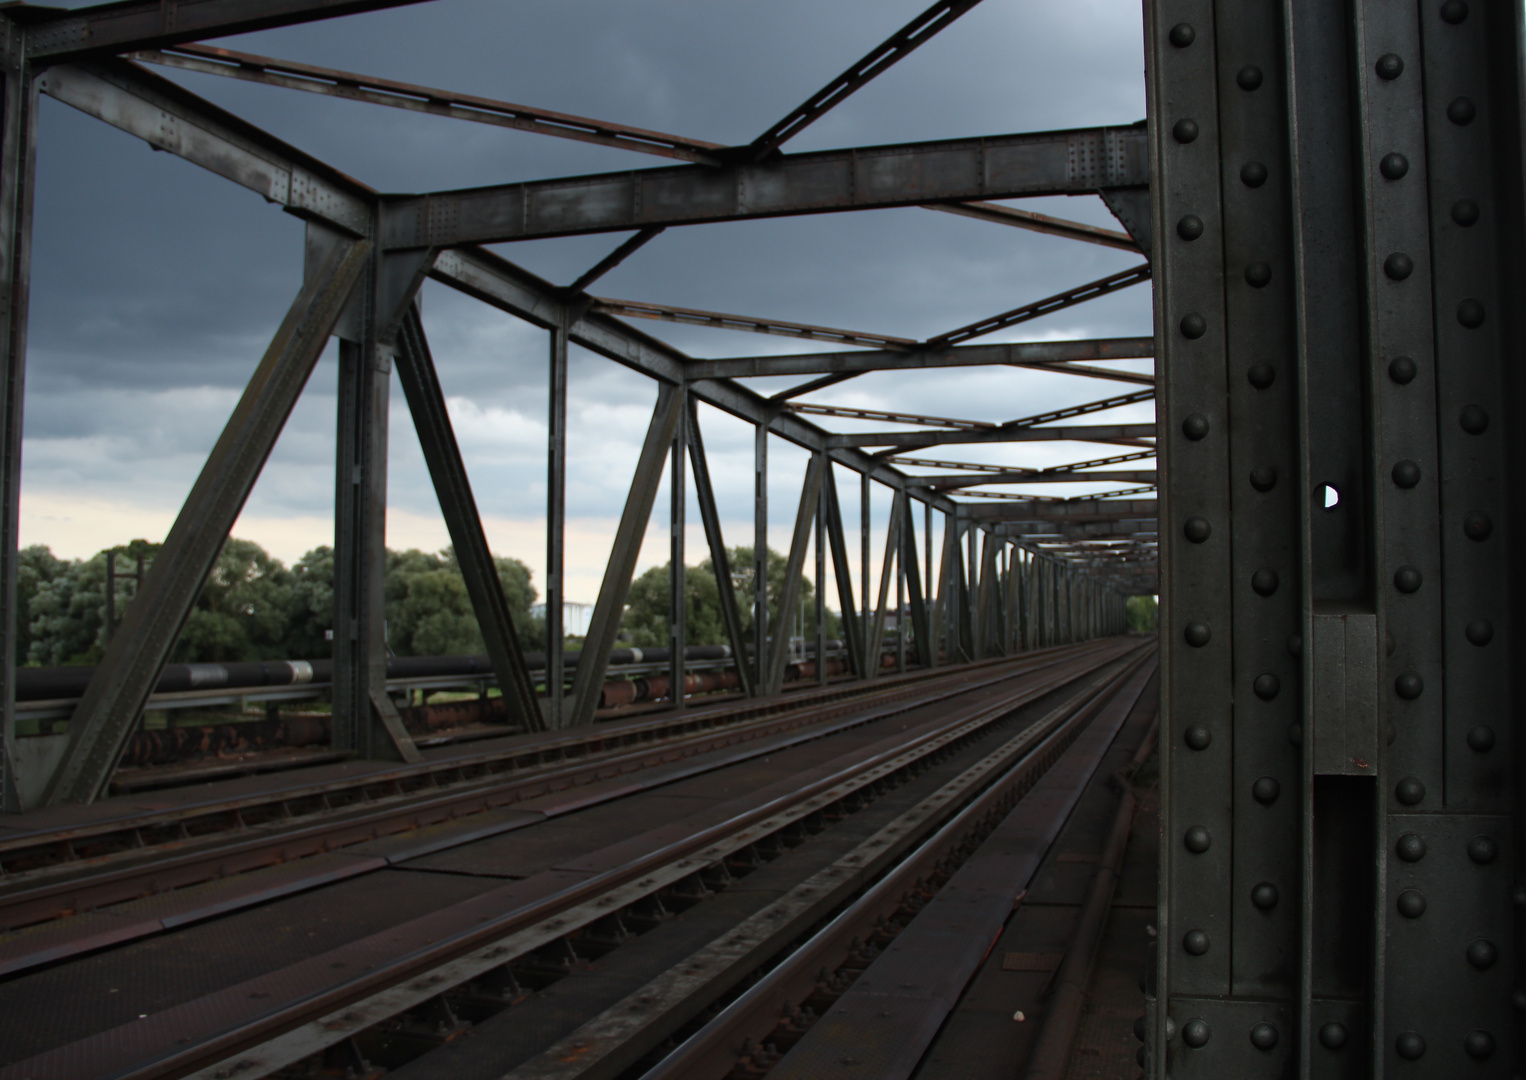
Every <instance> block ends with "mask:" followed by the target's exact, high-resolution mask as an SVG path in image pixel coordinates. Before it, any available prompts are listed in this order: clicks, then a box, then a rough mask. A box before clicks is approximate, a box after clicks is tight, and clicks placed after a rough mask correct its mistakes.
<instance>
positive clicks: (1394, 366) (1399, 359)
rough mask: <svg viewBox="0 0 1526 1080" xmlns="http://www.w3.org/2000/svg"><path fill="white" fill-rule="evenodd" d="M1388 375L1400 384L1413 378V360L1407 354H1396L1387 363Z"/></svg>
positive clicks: (1402, 384)
mask: <svg viewBox="0 0 1526 1080" xmlns="http://www.w3.org/2000/svg"><path fill="white" fill-rule="evenodd" d="M1388 377H1389V378H1390V379H1392V380H1393V381H1394V382H1396V383H1398V384H1399V385H1400V386H1404V385H1405V384H1407V383H1410V382H1413V381H1414V379H1415V362H1414V361H1413V360H1411V359H1410V358H1409V357H1407V356H1396V357H1394V358H1393V360H1391V361H1390V362H1389V364H1388Z"/></svg>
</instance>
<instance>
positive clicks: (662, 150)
mask: <svg viewBox="0 0 1526 1080" xmlns="http://www.w3.org/2000/svg"><path fill="white" fill-rule="evenodd" d="M130 58H131V59H133V60H140V61H142V62H144V63H148V64H158V65H160V66H163V67H172V68H178V69H180V70H182V71H194V72H197V73H199V74H202V75H222V76H224V77H226V78H231V79H241V80H243V81H245V82H254V83H262V84H264V85H266V86H279V87H282V88H284V89H287V90H303V91H306V92H307V93H310V94H322V95H324V96H326V97H337V98H344V99H346V100H349V101H362V102H365V103H367V104H370V105H385V106H388V107H390V108H394V109H406V110H408V111H409V112H420V113H429V114H431V115H434V116H444V117H449V118H451V119H454V120H470V121H473V122H474V123H478V124H491V125H494V126H496V127H506V128H514V129H517V130H519V131H529V132H533V133H535V134H537V135H554V136H556V137H557V138H562V139H576V140H577V141H579V142H588V143H597V144H599V145H601V146H613V147H616V148H618V149H621V150H636V151H639V152H641V153H643V154H656V155H658V156H661V157H667V158H677V159H678V160H680V161H696V162H703V163H706V164H711V165H714V164H718V163H719V159H718V158H717V157H716V156H715V153H714V152H715V151H716V150H719V149H721V144H720V143H710V142H702V141H700V140H697V139H685V138H683V137H682V136H680V135H669V134H667V133H665V132H661V131H649V130H647V129H646V128H638V127H631V126H629V125H626V124H612V123H609V122H607V121H603V120H594V119H591V118H589V117H586V116H574V115H572V114H571V113H560V112H552V111H551V110H549V109H537V108H534V107H532V106H529V105H516V104H514V103H513V102H509V101H498V100H496V99H494V98H485V97H478V96H477V95H475V94H460V93H456V92H455V91H453V90H441V89H438V88H436V87H432V86H417V85H415V84H413V83H405V82H398V81H397V80H395V79H378V78H375V77H373V76H370V75H362V74H359V73H357V72H353V71H340V70H338V69H337V68H326V67H319V66H317V65H316V64H299V63H295V62H293V61H290V60H279V59H277V58H275V57H273V56H259V55H257V54H255V53H246V52H238V51H236V50H233V49H219V48H214V47H212V46H208V45H181V46H174V47H170V48H168V49H163V50H149V51H139V52H135V53H132V54H131V57H130Z"/></svg>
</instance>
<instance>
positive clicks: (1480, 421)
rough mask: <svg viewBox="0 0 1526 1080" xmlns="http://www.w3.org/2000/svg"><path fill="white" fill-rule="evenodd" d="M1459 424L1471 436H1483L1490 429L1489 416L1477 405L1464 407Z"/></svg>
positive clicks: (1458, 420)
mask: <svg viewBox="0 0 1526 1080" xmlns="http://www.w3.org/2000/svg"><path fill="white" fill-rule="evenodd" d="M1457 422H1458V423H1459V424H1461V425H1462V429H1463V430H1464V431H1466V432H1467V433H1468V434H1469V435H1482V434H1483V433H1484V432H1485V431H1486V430H1487V429H1488V427H1489V414H1488V413H1486V412H1484V410H1483V409H1482V408H1480V407H1479V406H1477V405H1464V406H1463V407H1462V412H1460V413H1458V414H1457Z"/></svg>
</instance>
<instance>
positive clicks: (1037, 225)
mask: <svg viewBox="0 0 1526 1080" xmlns="http://www.w3.org/2000/svg"><path fill="white" fill-rule="evenodd" d="M924 209H927V210H941V211H943V212H944V213H945V214H958V215H960V216H961V217H970V218H975V219H976V220H977V221H993V222H995V223H996V224H998V225H1011V226H1014V227H1016V228H1019V229H1028V230H1029V231H1031V232H1039V233H1048V234H1049V235H1050V236H1063V237H1064V238H1065V239H1067V240H1082V241H1085V242H1086V243H1088V244H1101V245H1102V246H1103V247H1111V248H1118V249H1119V250H1120V251H1132V252H1133V253H1134V254H1136V255H1142V254H1144V253H1145V252H1144V249H1143V248H1141V247H1140V246H1139V243H1138V241H1136V240H1135V239H1134V238H1133V237H1132V236H1130V235H1129V234H1128V233H1126V232H1118V231H1117V230H1116V229H1101V228H1098V227H1097V226H1095V225H1083V224H1082V223H1081V222H1079V221H1068V220H1066V219H1065V218H1057V217H1050V216H1049V215H1048V214H1035V213H1034V212H1033V211H1032V210H1018V209H1015V208H1013V207H1010V206H999V205H997V204H996V203H987V202H966V203H941V204H939V203H928V204H926V205H925V206H924Z"/></svg>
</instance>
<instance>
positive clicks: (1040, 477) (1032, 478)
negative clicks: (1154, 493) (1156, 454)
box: [913, 469, 1155, 494]
mask: <svg viewBox="0 0 1526 1080" xmlns="http://www.w3.org/2000/svg"><path fill="white" fill-rule="evenodd" d="M913 482H914V483H917V484H923V485H926V486H927V487H930V488H932V489H933V490H935V491H952V490H955V489H958V488H966V487H975V486H976V485H979V484H1076V483H1083V482H1089V483H1090V482H1095V483H1108V484H1145V483H1149V484H1153V483H1154V482H1155V470H1154V469H1116V470H1111V471H1108V472H1095V473H1085V472H1058V473H1053V472H1030V471H1028V470H1026V469H1020V470H1015V471H1011V472H998V473H974V474H969V473H965V474H962V475H961V474H959V473H952V474H943V475H937V476H918V477H915V478H914V479H913ZM971 494H973V492H972V493H971Z"/></svg>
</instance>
